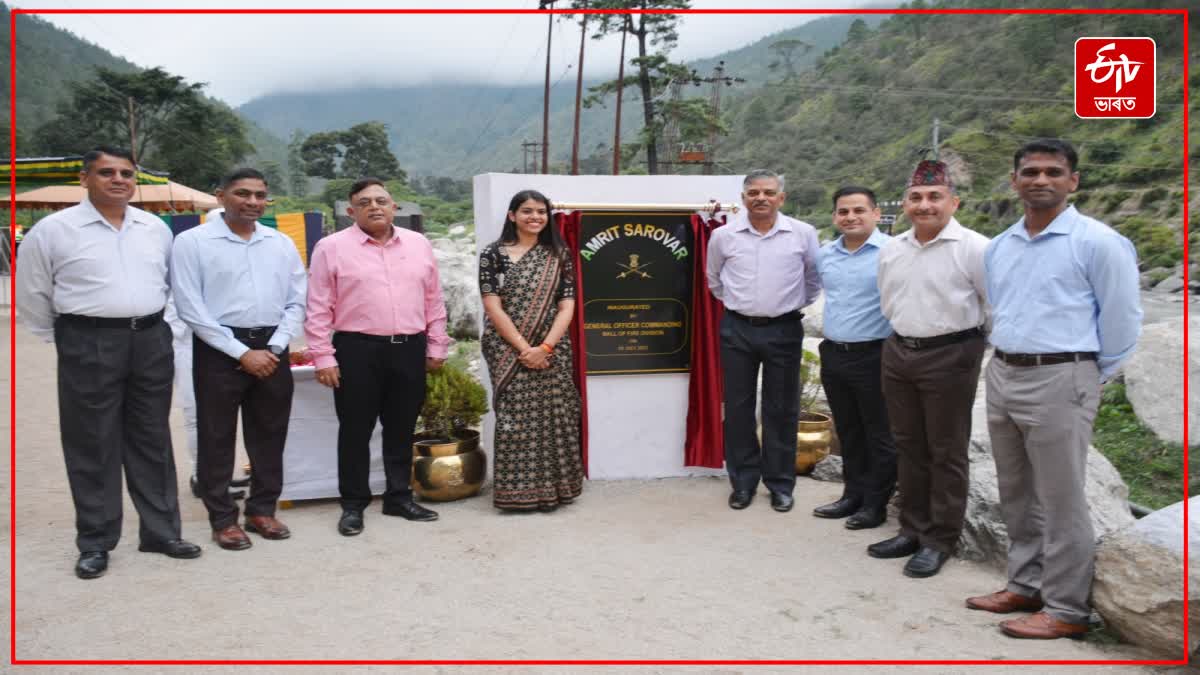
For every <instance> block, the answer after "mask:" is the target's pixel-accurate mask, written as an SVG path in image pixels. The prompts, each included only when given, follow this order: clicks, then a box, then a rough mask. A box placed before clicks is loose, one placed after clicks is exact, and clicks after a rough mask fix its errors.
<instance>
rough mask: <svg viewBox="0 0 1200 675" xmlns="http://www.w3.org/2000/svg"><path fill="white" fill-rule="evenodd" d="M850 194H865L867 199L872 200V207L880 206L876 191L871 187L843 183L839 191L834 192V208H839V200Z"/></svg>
mask: <svg viewBox="0 0 1200 675" xmlns="http://www.w3.org/2000/svg"><path fill="white" fill-rule="evenodd" d="M848 195H864V196H866V198H867V201H869V202H871V208H875V207H877V206H879V204H878V203H876V200H875V192H874V191H873V190H872V189H871V188H868V187H863V186H861V185H843V186H842V187H840V188H838V189H837V192H834V193H833V208H834V209H837V200H839V199H841V198H842V197H846V196H848Z"/></svg>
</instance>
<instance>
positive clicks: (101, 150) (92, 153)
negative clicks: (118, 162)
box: [83, 145, 137, 171]
mask: <svg viewBox="0 0 1200 675" xmlns="http://www.w3.org/2000/svg"><path fill="white" fill-rule="evenodd" d="M101 155H108V156H110V157H120V158H121V159H127V160H129V163H130V164H132V165H133V168H134V169H136V168H137V160H135V159H134V158H133V153H132V152H130V151H128V150H126V149H125V148H116V147H113V146H111V145H97V146H96V147H94V148H92V149H91V150H88V151H87V153H86V154H85V155H84V156H83V170H84V171H87V170H89V169H91V168H92V165H93V164H95V163H96V160H98V159H100V156H101Z"/></svg>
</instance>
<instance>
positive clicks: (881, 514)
mask: <svg viewBox="0 0 1200 675" xmlns="http://www.w3.org/2000/svg"><path fill="white" fill-rule="evenodd" d="M886 521H887V509H880V508H875V507H871V506H864V507H862V508H861V509H859V510H857V511H855V512H854V515H852V516H850V517H849V518H847V519H846V522H845V523H844V524H845V526H846V529H847V530H868V529H870V528H872V527H879V526H880V525H882V524H884V523H885V522H886Z"/></svg>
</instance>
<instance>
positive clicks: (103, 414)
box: [54, 318, 179, 551]
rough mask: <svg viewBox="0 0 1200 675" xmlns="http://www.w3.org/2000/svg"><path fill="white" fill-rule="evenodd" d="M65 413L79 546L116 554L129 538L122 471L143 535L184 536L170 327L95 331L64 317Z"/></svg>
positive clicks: (60, 340)
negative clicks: (124, 527)
mask: <svg viewBox="0 0 1200 675" xmlns="http://www.w3.org/2000/svg"><path fill="white" fill-rule="evenodd" d="M54 343H55V347H56V349H57V350H58V415H59V428H60V431H61V434H62V448H63V457H64V459H65V461H66V465H67V480H68V483H70V485H71V498H72V499H73V500H74V502H75V532H76V536H75V544H76V545H77V546H78V547H79V550H80V551H111V550H113V549H114V548H116V546H117V541H118V540H119V539H120V538H121V520H122V515H123V514H122V496H121V471H122V470H124V472H125V482H126V484H127V485H128V486H129V496H130V498H131V499H132V500H133V506H134V508H135V509H137V513H138V519H139V522H138V536H139V538H140V540H141V541H142V542H144V543H149V544H156V543H160V542H164V541H169V540H171V539H178V538H179V500H178V497H177V495H176V490H177V488H176V485H175V455H174V454H173V453H172V450H171V429H170V427H169V426H168V421H167V420H168V416H169V415H170V412H171V380H172V378H173V376H174V371H175V364H174V360H173V356H172V355H173V350H172V349H171V329H170V328H169V327H168V326H167V324H166V323H163V322H160V323H159V324H158V325H155V326H151V327H150V328H147V329H146V330H140V331H132V330H129V329H128V328H96V327H90V326H82V325H79V324H77V323H72V322H70V321H67V320H64V319H62V318H59V319H58V320H57V321H56V323H55V325H54Z"/></svg>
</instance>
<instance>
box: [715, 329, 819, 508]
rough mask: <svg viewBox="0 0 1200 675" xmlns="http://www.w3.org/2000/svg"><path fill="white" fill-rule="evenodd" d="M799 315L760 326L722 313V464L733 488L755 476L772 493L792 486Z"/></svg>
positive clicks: (745, 486) (753, 481) (750, 484)
mask: <svg viewBox="0 0 1200 675" xmlns="http://www.w3.org/2000/svg"><path fill="white" fill-rule="evenodd" d="M803 345H804V324H803V323H802V322H801V321H800V319H798V318H797V319H795V320H789V321H779V322H776V323H771V324H767V325H762V326H755V325H752V324H751V323H750V322H748V321H746V320H744V319H740V318H737V317H734V316H731V315H730V314H729V313H726V314H725V315H724V316H723V317H722V318H721V373H722V376H723V381H724V385H725V470H726V471H728V472H729V482H730V483H731V484H732V485H733V489H734V490H735V491H738V492H743V491H744V492H754V490H755V489H756V488H757V487H758V483H759V481H760V480H761V481H762V483H763V484H764V485H766V486H767V489H768V490H770V491H771V492H772V493H779V494H786V495H790V494H792V490H793V488H795V486H796V427H797V425H796V423H797V420H798V418H799V414H800V358H801V354H802V353H803ZM760 366H761V367H762V398H763V400H762V443H761V447H760V444H759V440H758V436H757V434H756V433H755V418H754V408H755V403H756V398H757V396H756V390H757V385H758V370H759V367H760Z"/></svg>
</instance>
